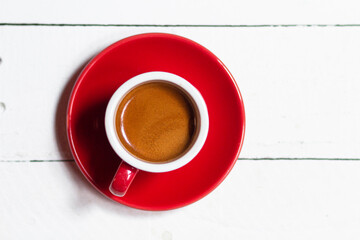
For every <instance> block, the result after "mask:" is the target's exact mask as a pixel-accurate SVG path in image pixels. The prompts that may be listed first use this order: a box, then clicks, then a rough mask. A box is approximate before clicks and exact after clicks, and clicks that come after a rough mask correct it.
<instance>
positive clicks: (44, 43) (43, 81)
mask: <svg viewBox="0 0 360 240" xmlns="http://www.w3.org/2000/svg"><path fill="white" fill-rule="evenodd" d="M144 32H168V33H174V34H178V35H182V36H185V37H188V38H190V39H193V40H194V41H197V42H199V43H200V44H202V45H204V46H205V47H207V48H208V49H210V50H211V51H213V52H214V53H215V54H216V55H217V56H218V57H219V58H220V59H221V60H222V61H223V62H224V63H225V65H226V66H227V67H228V68H229V69H230V71H231V72H232V74H233V75H234V77H235V79H236V81H237V83H238V85H239V87H240V90H241V92H242V94H243V98H244V101H245V110H246V118H247V126H246V136H245V143H244V147H243V150H242V152H241V155H240V157H242V158H264V157H265V158H359V157H360V148H359V147H358V146H359V144H360V137H359V136H360V127H359V122H360V108H359V102H360V94H359V92H360V81H359V76H360V68H359V67H358V66H359V65H360V58H359V56H360V45H359V44H358V42H359V41H360V28H353V27H345V28H333V27H330V28H185V27H183V28H152V27H122V28H117V27H90V28H82V27H31V26H27V27H21V26H18V27H14V26H11V27H10V26H2V27H0V58H1V59H2V62H1V65H0V102H1V103H2V104H3V106H4V107H3V108H2V109H3V110H2V111H1V113H0V132H1V134H0V146H1V147H0V160H4V161H11V160H59V159H71V158H72V157H71V154H70V152H69V149H68V145H67V140H66V133H65V114H66V105H67V100H68V97H69V94H70V91H71V88H72V86H73V84H74V82H75V79H76V77H77V75H78V74H79V72H80V70H81V69H82V67H83V66H84V64H85V63H86V62H87V61H88V60H89V59H90V58H91V57H93V56H94V55H95V54H96V53H98V52H99V51H100V50H101V49H103V48H104V47H106V46H107V45H109V44H111V43H113V42H115V41H117V40H119V39H122V38H124V37H127V36H130V35H133V34H138V33H144Z"/></svg>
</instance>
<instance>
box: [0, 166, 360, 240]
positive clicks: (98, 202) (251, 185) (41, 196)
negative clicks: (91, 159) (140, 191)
mask: <svg viewBox="0 0 360 240" xmlns="http://www.w3.org/2000/svg"><path fill="white" fill-rule="evenodd" d="M359 171H360V164H359V162H358V161H348V162H342V161H328V162H320V161H239V162H238V163H237V164H236V165H235V167H234V169H233V171H232V172H231V173H230V175H229V176H228V178H227V179H226V180H225V181H224V182H223V183H222V184H221V185H220V186H219V187H218V188H217V189H216V190H215V191H214V192H212V193H211V194H210V195H208V196H206V197H205V198H203V199H201V200H200V201H198V202H196V203H194V204H192V205H189V206H187V207H184V208H181V209H177V210H172V211H165V212H148V211H141V210H136V209H131V208H128V207H125V206H122V205H120V204H117V203H115V202H112V201H111V200H109V199H107V198H105V197H104V196H102V195H101V194H100V193H98V192H97V191H96V190H94V189H93V188H92V187H91V186H90V184H89V183H88V182H86V180H85V178H84V177H83V176H82V175H81V174H80V172H79V171H78V169H77V168H76V166H75V164H74V163H2V164H1V168H0V176H1V181H0V188H1V191H2V194H1V195H0V203H1V207H0V216H1V217H0V239H4V240H5V239H6V240H12V239H14V240H17V239H54V240H56V239H59V240H60V239H79V240H82V239H84V240H85V239H114V237H116V238H120V239H122V238H126V239H210V240H212V239H214V240H217V239H224V240H227V239H259V240H260V239H277V240H288V239H294V240H298V239H299V240H300V239H343V240H348V239H349V240H350V239H358V238H359V236H360V229H359V228H358V226H359V224H360V219H359V215H360V208H359V201H360V193H359V191H358V189H359V188H360V177H359V174H358V173H359ZM209 229H211V231H209ZM167 237H168V238H167Z"/></svg>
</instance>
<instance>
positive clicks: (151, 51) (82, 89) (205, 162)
mask: <svg viewBox="0 0 360 240" xmlns="http://www.w3.org/2000/svg"><path fill="white" fill-rule="evenodd" d="M149 71H164V72H170V73H174V74H177V75H179V76H181V77H183V78H185V79H187V80H188V81H189V82H190V83H191V84H192V85H193V86H194V87H196V88H197V89H198V90H199V91H200V93H201V94H202V96H203V98H204V100H205V102H206V104H207V107H208V113H209V120H210V128H209V134H208V137H207V140H206V142H205V145H204V147H203V149H202V150H201V151H200V153H199V154H198V155H197V156H196V157H195V159H193V160H192V161H191V162H190V163H189V164H187V165H186V166H184V167H182V168H180V169H177V170H175V171H172V172H167V173H149V172H143V171H140V172H139V173H138V175H137V176H136V178H135V180H134V182H133V183H132V185H131V187H130V189H129V191H128V193H127V194H126V196H125V197H122V198H120V197H116V196H114V195H112V194H111V193H110V192H109V190H108V188H109V184H110V182H111V180H112V178H113V176H114V174H115V172H116V170H117V167H118V165H119V164H120V161H121V159H120V158H119V157H118V156H117V155H116V154H115V152H114V151H113V150H112V148H111V146H110V144H109V142H108V140H107V138H106V135H105V128H104V116H105V109H106V106H107V103H108V101H109V100H110V97H111V96H112V94H113V93H114V92H115V90H116V89H117V88H118V87H119V86H120V85H121V84H123V83H124V82H125V81H126V80H128V79H130V78H131V77H134V76H136V75H138V74H140V73H144V72H149ZM244 130H245V112H244V104H243V101H242V98H241V95H240V91H239V89H238V87H237V85H236V83H235V81H234V79H233V77H232V76H231V74H230V72H229V71H228V70H227V69H226V67H225V66H224V64H223V63H222V62H221V61H220V60H219V59H218V58H217V57H216V56H215V55H214V54H212V53H211V52H210V51H209V50H207V49H206V48H204V47H203V46H201V45H199V44H197V43H195V42H193V41H191V40H189V39H186V38H183V37H180V36H176V35H171V34H163V33H149V34H141V35H136V36H132V37H129V38H126V39H123V40H121V41H118V42H116V43H114V44H113V45H111V46H109V47H108V48H106V49H105V50H103V51H102V52H101V53H100V54H99V55H97V56H96V57H95V58H94V59H92V60H91V61H90V63H89V64H88V65H87V66H86V67H85V68H84V70H83V71H82V73H81V74H80V76H79V78H78V80H77V82H76V84H75V86H74V89H73V92H72V94H71V97H70V101H69V106H68V113H67V132H68V138H69V142H70V147H71V150H72V153H73V156H74V158H75V161H76V163H77V165H78V166H79V168H80V170H81V171H82V173H83V174H84V175H85V177H86V178H87V179H88V180H89V181H90V182H91V183H92V184H93V186H94V187H96V188H97V189H98V190H99V191H100V192H101V193H103V194H104V195H106V196H108V197H109V198H111V199H113V200H115V201H117V202H119V203H122V204H125V205H128V206H130V207H134V208H139V209H146V210H168V209H174V208H178V207H183V206H185V205H188V204H190V203H193V202H195V201H197V200H199V199H200V198H202V197H204V196H205V195H207V194H208V193H210V192H211V191H212V190H213V189H215V188H216V187H217V186H218V185H219V184H220V183H221V182H222V181H223V180H224V178H225V177H226V176H227V174H228V173H229V172H230V170H231V169H232V167H233V166H234V164H235V162H236V160H237V157H238V155H239V153H240V149H241V146H242V143H243V139H244Z"/></svg>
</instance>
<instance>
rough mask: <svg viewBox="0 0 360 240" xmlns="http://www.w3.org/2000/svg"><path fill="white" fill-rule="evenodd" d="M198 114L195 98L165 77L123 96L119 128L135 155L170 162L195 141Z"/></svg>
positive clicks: (153, 160)
mask: <svg viewBox="0 0 360 240" xmlns="http://www.w3.org/2000/svg"><path fill="white" fill-rule="evenodd" d="M196 116H197V114H196V111H195V109H194V105H193V104H192V101H191V100H190V99H189V97H188V96H187V95H186V94H185V93H184V92H183V91H182V90H180V89H179V88H178V87H176V86H174V85H173V84H170V83H166V82H164V81H154V82H149V83H144V84H142V85H139V86H137V87H135V88H134V89H132V90H131V91H130V92H128V93H127V94H126V95H125V97H124V98H123V99H122V100H121V102H120V104H119V106H118V109H117V112H116V120H115V124H116V132H117V134H118V137H119V139H120V142H121V143H122V145H123V146H124V148H125V149H127V151H128V152H129V153H131V154H132V155H133V156H135V157H137V158H140V159H142V160H144V161H148V162H156V163H161V162H167V161H171V160H174V159H176V158H178V157H180V156H181V155H183V154H184V153H186V151H187V150H188V148H189V147H190V146H191V145H192V143H193V141H194V137H195V135H196V125H197V122H198V121H197V119H196V118H197V117H196Z"/></svg>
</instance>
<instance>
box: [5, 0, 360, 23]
mask: <svg viewBox="0 0 360 240" xmlns="http://www.w3.org/2000/svg"><path fill="white" fill-rule="evenodd" d="M0 6H1V7H0V22H21V23H31V22H42V23H97V24H98V23H103V24H109V23H112V24H114V23H115V24H119V23H120V24H314V23H315V24H349V23H350V24H351V23H359V22H360V15H359V11H358V9H359V6H360V4H359V1H357V0H342V1H339V0H338V1H336V0H331V1H327V0H312V1H310V0H293V1H287V0H272V1H263V0H253V1H239V0H225V1H218V0H200V1H191V0H182V1H166V0H154V1H146V0H141V1H139V0H137V1H118V0H104V1H101V2H99V1H94V0H91V1H85V0H82V1H55V2H54V1H44V0H33V1H18V0H15V1H10V0H3V1H2V2H1V5H0Z"/></svg>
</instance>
